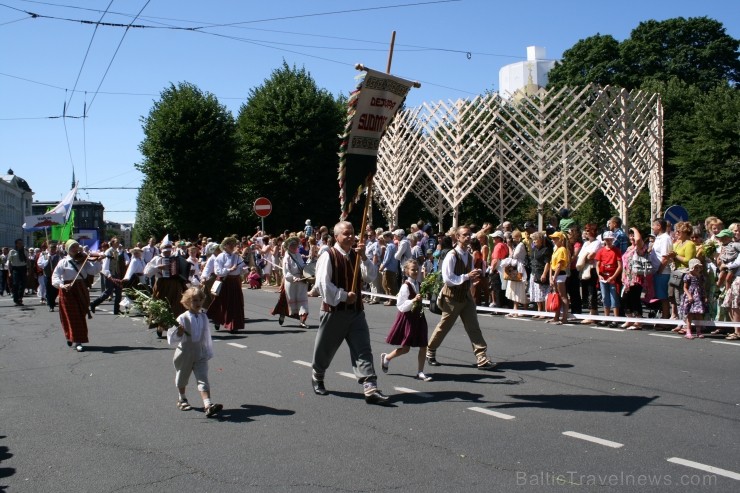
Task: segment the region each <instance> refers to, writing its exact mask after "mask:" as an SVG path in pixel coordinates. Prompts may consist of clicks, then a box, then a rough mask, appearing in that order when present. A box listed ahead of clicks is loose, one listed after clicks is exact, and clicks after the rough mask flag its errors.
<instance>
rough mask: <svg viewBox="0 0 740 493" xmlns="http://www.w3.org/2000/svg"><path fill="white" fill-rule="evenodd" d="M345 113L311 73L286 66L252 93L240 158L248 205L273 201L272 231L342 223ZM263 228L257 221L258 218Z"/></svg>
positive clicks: (241, 120)
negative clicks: (341, 146)
mask: <svg viewBox="0 0 740 493" xmlns="http://www.w3.org/2000/svg"><path fill="white" fill-rule="evenodd" d="M345 110H346V109H345V108H344V107H343V105H342V104H341V103H340V102H338V101H336V100H335V99H334V97H333V96H332V95H331V94H329V93H328V92H327V91H325V90H323V89H319V88H318V87H317V86H316V83H315V81H314V80H313V79H312V78H311V75H310V74H309V73H308V72H307V71H306V70H305V69H297V68H295V67H293V68H291V67H289V66H288V64H287V63H285V62H283V65H282V67H280V68H279V69H276V70H275V71H274V72H273V73H272V76H271V77H270V78H269V79H267V80H265V82H264V84H262V85H261V86H260V87H257V88H255V89H252V90H250V93H249V100H248V101H247V103H246V104H244V105H242V107H241V108H240V110H239V116H238V118H237V126H238V130H237V133H238V138H239V144H240V154H241V158H242V160H243V162H244V165H245V171H246V173H247V175H248V176H249V177H250V180H249V182H247V183H246V184H245V188H244V192H245V200H246V202H247V203H248V204H249V208H250V209H251V203H252V202H253V201H254V200H255V199H256V198H257V197H260V196H264V197H267V198H269V199H270V200H271V202H272V213H271V215H270V216H268V217H267V218H266V219H265V224H266V228H267V229H272V230H275V229H282V228H286V227H287V228H289V229H295V228H298V227H301V228H302V225H303V222H304V221H305V219H307V218H310V219H311V220H312V222H313V224H315V225H318V224H330V225H333V224H334V223H335V222H336V221H337V220H338V218H339V185H338V183H337V168H338V163H339V161H338V158H337V151H338V149H339V139H338V137H337V136H338V134H339V133H340V132H341V130H342V125H343V117H344V112H345ZM252 218H253V220H254V222H255V224H256V223H257V221H258V220H257V217H256V216H254V215H252ZM273 225H274V227H272V226H273Z"/></svg>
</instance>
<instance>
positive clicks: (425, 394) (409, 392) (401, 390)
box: [393, 387, 432, 398]
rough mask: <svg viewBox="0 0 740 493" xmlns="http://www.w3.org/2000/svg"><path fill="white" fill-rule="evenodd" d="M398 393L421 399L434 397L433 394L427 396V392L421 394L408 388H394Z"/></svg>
mask: <svg viewBox="0 0 740 493" xmlns="http://www.w3.org/2000/svg"><path fill="white" fill-rule="evenodd" d="M393 388H394V389H396V391H398V392H402V393H404V394H414V395H417V396H419V397H424V398H429V397H432V394H427V393H426V392H419V391H418V390H414V389H409V388H407V387H393Z"/></svg>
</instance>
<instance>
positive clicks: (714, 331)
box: [710, 329, 723, 335]
mask: <svg viewBox="0 0 740 493" xmlns="http://www.w3.org/2000/svg"><path fill="white" fill-rule="evenodd" d="M722 333H723V330H722V329H714V330H713V331H712V332H710V334H712V335H718V334H722Z"/></svg>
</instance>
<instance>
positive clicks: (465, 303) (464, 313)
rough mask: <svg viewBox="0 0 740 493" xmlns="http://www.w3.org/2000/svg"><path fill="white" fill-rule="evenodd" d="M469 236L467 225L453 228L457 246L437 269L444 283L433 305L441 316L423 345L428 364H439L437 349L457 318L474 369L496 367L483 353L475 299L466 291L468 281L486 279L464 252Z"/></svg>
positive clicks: (484, 344) (486, 347)
mask: <svg viewBox="0 0 740 493" xmlns="http://www.w3.org/2000/svg"><path fill="white" fill-rule="evenodd" d="M471 236H472V234H471V232H470V228H468V227H467V226H460V227H459V228H457V232H456V237H457V246H456V247H455V249H454V250H453V251H451V252H450V253H449V254H447V256H445V258H444V261H443V262H442V268H441V269H440V270H441V271H442V279H443V280H444V283H445V285H444V287H443V288H442V291H440V292H439V296H438V297H437V304H438V305H439V307H440V308H441V309H442V318H441V319H440V321H439V323H438V324H437V327H435V328H434V332H432V337H430V338H429V345H428V346H427V362H428V363H429V364H430V365H431V366H441V364H440V363H439V362H438V361H437V349H438V348H439V346H440V345H442V341H444V338H445V337H446V336H447V333H448V332H449V331H450V329H451V328H452V326H453V325H455V321H456V320H457V318H458V317H460V319H461V320H462V323H463V327H464V328H465V332H466V333H467V334H468V337H469V338H470V342H471V344H472V345H473V350H474V351H475V357H476V360H477V363H476V365H477V367H478V369H479V370H492V369H493V368H495V367H496V363H494V362H493V361H491V359H490V358H489V357H488V355H487V354H486V351H487V350H488V345H487V344H486V341H485V339H484V338H483V333H482V332H481V330H480V325H478V314H477V312H476V308H475V301H474V300H473V295H472V294H471V293H470V286H471V284H472V283H477V282H486V280H485V279H484V278H483V272H482V271H481V270H480V269H473V255H472V254H471V253H470V252H469V251H468V247H469V246H470V239H471Z"/></svg>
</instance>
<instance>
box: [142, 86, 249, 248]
mask: <svg viewBox="0 0 740 493" xmlns="http://www.w3.org/2000/svg"><path fill="white" fill-rule="evenodd" d="M142 123H143V130H144V136H145V137H144V140H143V141H142V142H141V144H140V146H139V149H140V151H141V153H142V155H143V156H144V161H143V162H142V163H139V164H137V165H136V167H137V169H139V170H140V171H141V172H142V173H144V175H146V179H145V184H146V189H144V187H142V191H141V192H140V194H139V198H138V200H139V207H138V210H139V211H142V212H141V214H142V217H141V219H142V220H143V221H144V222H145V224H143V225H142V230H145V231H147V233H145V234H144V236H146V235H147V234H149V232H152V234H153V233H154V232H157V233H159V234H156V235H155V236H157V237H161V236H162V234H163V233H171V234H175V235H176V236H179V237H188V238H190V237H195V235H196V234H198V233H201V232H207V233H208V234H209V235H211V236H214V237H218V236H222V235H224V234H225V233H226V232H227V231H230V230H232V229H233V227H234V226H235V225H236V224H237V221H236V220H237V219H238V211H237V209H236V208H235V204H238V203H240V195H239V192H240V190H239V188H238V187H237V186H236V185H237V184H238V183H242V182H243V181H244V175H243V173H242V172H241V169H240V167H239V164H238V160H237V143H236V138H235V135H236V134H235V123H234V118H233V116H232V115H231V113H230V112H229V111H228V110H227V109H226V108H225V107H224V106H222V105H221V104H219V103H218V101H217V99H216V97H215V96H214V95H212V94H210V93H203V92H202V91H201V90H200V89H198V88H197V87H196V86H194V85H192V84H189V83H180V84H178V85H177V86H175V85H174V84H173V85H170V87H169V88H167V89H165V90H164V91H162V93H161V97H160V99H159V101H156V102H155V103H154V107H153V108H152V110H151V111H150V112H149V115H148V116H147V117H145V118H142ZM214 211H217V212H218V214H219V216H216V217H214Z"/></svg>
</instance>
